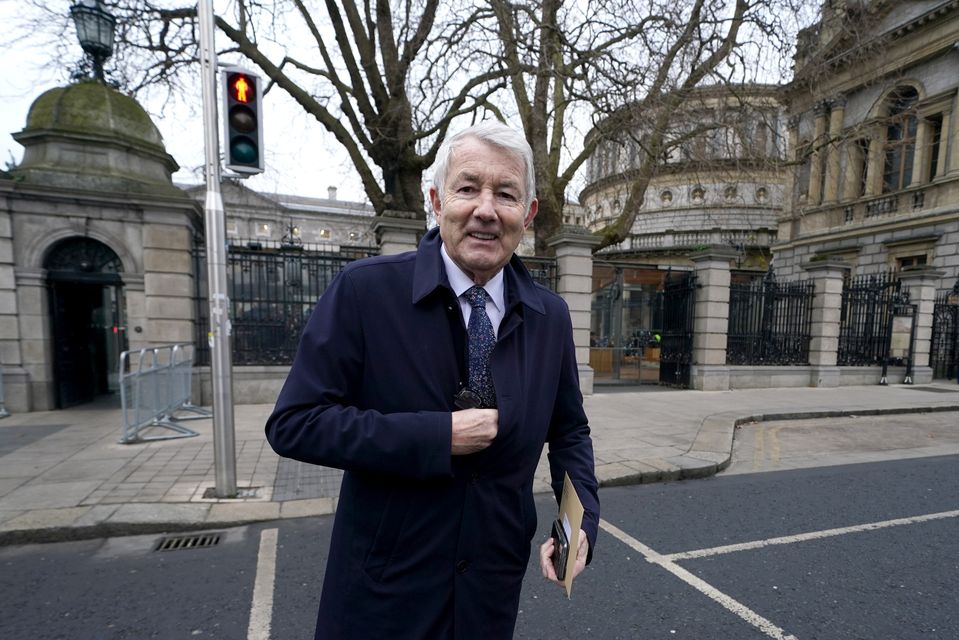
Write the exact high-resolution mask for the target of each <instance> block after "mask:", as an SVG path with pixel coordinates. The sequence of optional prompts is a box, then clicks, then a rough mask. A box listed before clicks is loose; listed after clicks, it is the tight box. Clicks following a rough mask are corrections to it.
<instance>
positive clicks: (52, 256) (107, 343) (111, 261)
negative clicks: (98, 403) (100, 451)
mask: <svg viewBox="0 0 959 640" xmlns="http://www.w3.org/2000/svg"><path fill="white" fill-rule="evenodd" d="M43 266H44V268H45V269H46V273H47V287H48V290H49V300H50V318H51V323H50V326H51V330H52V337H53V374H54V376H53V377H54V384H55V388H56V405H57V407H58V408H61V409H64V408H66V407H70V406H74V405H77V404H82V403H85V402H90V401H92V400H94V399H95V398H96V397H97V396H101V395H104V394H108V393H113V392H116V391H117V390H118V386H117V375H118V374H117V369H118V366H117V363H118V362H119V358H120V353H121V352H122V351H124V350H125V349H126V322H125V309H124V307H125V305H124V299H123V282H122V280H121V278H120V273H121V272H122V271H123V265H122V262H121V260H120V258H119V256H117V254H116V252H115V251H113V249H111V248H110V247H108V246H107V245H105V244H104V243H102V242H100V241H99V240H94V239H92V238H88V237H83V236H73V237H70V238H66V239H64V240H61V241H59V242H57V243H56V244H55V245H53V246H52V247H51V249H50V251H49V252H48V253H47V256H46V258H45V260H44V264H43Z"/></svg>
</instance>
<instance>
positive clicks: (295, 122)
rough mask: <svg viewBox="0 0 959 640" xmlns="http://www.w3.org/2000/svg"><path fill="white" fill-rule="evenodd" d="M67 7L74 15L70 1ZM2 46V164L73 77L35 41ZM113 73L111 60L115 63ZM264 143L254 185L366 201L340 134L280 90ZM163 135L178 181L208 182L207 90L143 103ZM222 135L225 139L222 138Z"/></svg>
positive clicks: (0, 7)
mask: <svg viewBox="0 0 959 640" xmlns="http://www.w3.org/2000/svg"><path fill="white" fill-rule="evenodd" d="M18 4H19V3H18V2H17V0H0V24H3V25H10V24H11V23H12V22H15V21H16V19H17V14H18V9H20V7H18ZM50 4H51V5H52V4H62V5H63V6H64V12H67V11H68V7H69V5H70V3H69V2H52V3H50ZM71 37H72V38H73V41H72V42H71V43H70V45H71V47H73V50H75V52H76V58H77V59H79V58H80V57H81V56H82V55H83V51H82V50H81V49H80V45H79V43H77V42H76V41H75V33H74V32H73V31H72V29H71ZM2 45H3V46H2V49H0V70H2V71H0V78H2V82H0V122H2V123H3V126H2V127H0V161H2V164H0V166H3V167H6V165H7V163H10V162H19V161H20V160H21V159H22V157H23V147H22V146H20V144H18V143H17V142H16V141H15V140H14V139H13V138H12V135H11V134H13V133H15V132H17V131H20V130H22V129H23V127H24V125H25V124H26V120H27V113H28V111H29V110H30V105H31V104H32V103H33V101H34V100H36V98H37V97H39V96H40V94H42V93H43V92H44V91H46V90H47V89H51V88H54V87H57V86H64V85H66V84H68V83H69V80H68V78H67V74H66V72H64V71H62V70H58V69H51V68H49V67H50V65H51V60H52V54H51V53H50V52H49V50H45V49H44V48H43V47H38V46H35V45H34V46H30V43H29V42H20V43H16V44H15V45H14V46H10V45H9V44H7V42H6V41H5V40H4V41H2ZM107 68H109V61H108V62H107ZM264 100H265V103H264V112H265V113H264V123H263V126H264V130H263V132H264V137H265V141H264V146H265V148H266V152H267V156H266V163H267V170H266V171H265V172H264V173H263V175H260V176H256V177H254V178H251V179H249V180H248V181H247V184H248V186H250V187H251V188H253V189H257V190H260V191H266V192H277V193H289V194H296V195H304V196H316V197H321V198H325V197H326V196H327V188H328V187H330V186H336V187H338V194H337V197H338V198H339V199H340V200H357V201H365V200H366V196H365V194H364V193H363V189H362V186H361V184H360V181H359V179H358V177H356V172H355V170H354V169H353V167H352V165H351V164H350V163H349V160H348V159H346V158H345V155H344V153H343V152H341V151H340V149H339V146H338V145H337V143H336V141H335V140H333V139H332V136H329V135H328V134H326V132H325V131H324V130H323V129H322V127H321V126H320V125H319V123H317V122H316V121H315V120H314V119H313V118H312V117H310V116H307V115H306V114H305V113H304V112H303V110H302V109H300V108H299V107H297V106H296V105H294V104H291V101H290V100H289V99H288V98H286V96H285V95H282V94H281V92H280V91H279V90H277V91H272V92H270V93H269V94H268V95H267V96H265V98H264ZM141 104H142V105H143V106H144V108H145V109H146V110H147V112H148V113H150V115H151V117H152V118H153V121H154V123H155V124H156V126H157V128H159V130H160V133H161V134H162V135H163V139H164V143H165V144H166V149H167V152H168V153H170V155H172V156H173V157H174V158H175V159H176V161H177V162H178V163H179V164H180V167H181V170H180V171H179V172H177V173H176V174H175V175H174V180H176V181H177V182H186V183H197V182H202V180H203V175H202V166H203V122H202V115H201V114H202V112H201V110H200V91H199V83H197V90H196V95H193V96H182V97H181V100H180V102H179V103H178V104H162V103H161V102H160V100H159V99H158V96H157V97H153V98H152V99H150V98H148V99H145V100H141ZM221 135H222V134H221Z"/></svg>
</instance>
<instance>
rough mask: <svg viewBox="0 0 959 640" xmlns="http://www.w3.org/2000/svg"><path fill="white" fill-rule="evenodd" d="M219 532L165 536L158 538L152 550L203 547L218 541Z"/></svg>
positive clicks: (214, 544)
mask: <svg viewBox="0 0 959 640" xmlns="http://www.w3.org/2000/svg"><path fill="white" fill-rule="evenodd" d="M221 535H222V534H220V533H201V534H196V535H188V536H166V537H163V538H160V541H159V542H157V546H156V548H154V549H153V550H154V551H179V550H180V549H205V548H207V547H214V546H216V545H218V544H219V543H220V536H221Z"/></svg>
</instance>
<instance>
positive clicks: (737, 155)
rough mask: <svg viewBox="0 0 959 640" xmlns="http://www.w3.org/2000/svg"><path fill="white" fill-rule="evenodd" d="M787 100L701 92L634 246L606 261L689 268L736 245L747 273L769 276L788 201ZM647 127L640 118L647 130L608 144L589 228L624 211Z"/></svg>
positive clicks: (643, 213)
mask: <svg viewBox="0 0 959 640" xmlns="http://www.w3.org/2000/svg"><path fill="white" fill-rule="evenodd" d="M779 94H780V88H779V87H776V86H771V85H737V86H723V87H720V86H714V87H704V88H702V89H700V90H699V91H697V92H695V93H694V94H693V95H692V96H691V97H690V98H689V99H688V100H687V101H686V102H685V103H684V106H683V108H682V112H681V113H680V114H678V115H677V116H676V117H675V118H674V124H673V126H672V129H673V130H672V131H671V132H670V134H669V136H668V139H667V151H666V153H665V157H664V158H663V162H662V164H661V165H660V166H659V167H658V168H657V170H656V173H655V175H654V176H653V178H652V180H651V181H650V184H649V187H648V188H647V190H646V195H645V198H644V199H643V203H642V205H641V207H640V211H639V213H638V215H637V216H636V219H635V222H634V223H633V227H632V230H631V233H630V236H629V238H627V239H626V240H625V241H623V242H621V243H619V244H618V245H615V246H612V247H608V248H607V249H604V250H603V251H602V252H601V255H602V256H603V257H609V258H617V259H619V258H629V259H631V260H636V261H638V262H643V263H648V264H655V265H663V266H682V267H685V268H690V267H691V266H692V262H691V261H690V260H689V257H688V256H689V254H690V253H691V252H693V251H696V250H699V249H702V248H703V247H707V246H727V247H732V248H734V249H737V250H738V251H739V253H740V266H754V267H759V268H763V267H764V266H765V263H766V261H767V260H768V258H769V247H770V246H771V245H772V244H773V242H774V241H775V240H776V229H777V222H778V219H779V216H780V214H781V207H782V201H783V184H784V179H785V172H784V170H783V167H782V162H781V161H782V159H783V158H784V154H785V148H784V145H785V140H784V137H783V136H784V132H785V116H784V108H783V106H782V104H781V102H780V97H779ZM641 107H642V105H638V108H639V110H640V112H641ZM648 120H649V118H648V117H644V118H639V121H640V124H637V125H636V127H634V128H632V129H630V130H628V131H624V133H623V135H621V136H620V137H619V138H618V139H616V140H613V141H609V142H605V143H603V144H601V145H600V147H599V148H598V150H597V152H596V153H595V154H594V155H593V157H592V158H591V159H590V161H589V164H588V167H587V186H586V188H585V189H583V191H582V193H581V194H580V203H581V205H582V207H583V208H584V210H585V223H586V226H587V227H588V228H590V229H592V230H597V229H600V228H602V227H603V226H605V225H607V224H609V223H610V222H612V221H613V220H614V219H615V217H616V216H618V215H619V213H620V212H621V211H622V204H623V203H624V202H625V201H626V198H627V196H628V189H629V187H630V184H631V182H632V181H633V179H634V178H635V176H636V173H637V169H638V168H639V162H640V159H641V158H640V157H639V154H638V149H639V147H640V144H641V143H642V141H643V138H644V137H645V136H646V135H648V132H646V131H644V130H643V125H642V124H641V123H642V122H646V121H648ZM670 138H671V139H672V140H674V141H676V142H675V143H670V142H669V139H670Z"/></svg>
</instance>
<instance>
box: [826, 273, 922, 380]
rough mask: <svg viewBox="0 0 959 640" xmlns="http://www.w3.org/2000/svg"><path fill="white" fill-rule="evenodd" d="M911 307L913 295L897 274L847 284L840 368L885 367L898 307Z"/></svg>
mask: <svg viewBox="0 0 959 640" xmlns="http://www.w3.org/2000/svg"><path fill="white" fill-rule="evenodd" d="M906 304H909V292H908V291H904V290H903V289H902V282H901V281H900V280H899V278H898V276H897V275H896V274H895V273H880V274H873V275H867V276H859V277H857V278H855V279H853V280H848V281H846V282H845V283H844V284H843V289H842V307H841V309H840V316H839V352H838V355H837V358H836V359H837V364H839V365H840V366H860V367H862V366H869V365H882V364H885V363H886V361H887V359H888V358H889V344H890V340H891V338H892V318H893V314H894V312H895V310H896V307H897V305H906Z"/></svg>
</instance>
